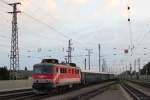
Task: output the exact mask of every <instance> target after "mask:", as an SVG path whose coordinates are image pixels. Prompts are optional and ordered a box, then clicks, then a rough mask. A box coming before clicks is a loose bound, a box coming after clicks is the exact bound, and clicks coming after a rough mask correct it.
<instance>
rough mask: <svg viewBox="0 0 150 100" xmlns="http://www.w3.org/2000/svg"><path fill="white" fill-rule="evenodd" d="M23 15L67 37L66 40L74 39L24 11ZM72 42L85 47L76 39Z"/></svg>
mask: <svg viewBox="0 0 150 100" xmlns="http://www.w3.org/2000/svg"><path fill="white" fill-rule="evenodd" d="M22 13H23V14H24V15H25V16H27V17H29V18H31V19H33V20H34V21H36V22H38V23H40V24H43V25H45V26H47V27H48V28H49V29H51V30H53V31H55V32H56V33H58V34H59V35H61V36H63V37H65V38H67V39H72V38H71V37H69V36H67V35H64V34H63V33H62V32H60V31H58V30H57V29H55V28H54V27H52V26H50V25H49V24H47V23H45V22H43V21H41V20H39V19H37V18H35V17H33V16H31V15H30V14H27V13H26V12H24V11H23V12H22ZM72 40H73V41H75V42H76V43H79V44H81V45H83V44H82V43H80V42H79V41H77V40H74V39H72Z"/></svg>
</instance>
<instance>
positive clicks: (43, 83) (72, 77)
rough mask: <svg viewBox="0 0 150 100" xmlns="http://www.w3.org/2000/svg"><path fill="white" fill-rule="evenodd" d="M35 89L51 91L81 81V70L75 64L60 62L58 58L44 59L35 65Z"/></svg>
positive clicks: (33, 76)
mask: <svg viewBox="0 0 150 100" xmlns="http://www.w3.org/2000/svg"><path fill="white" fill-rule="evenodd" d="M33 71H34V73H33V75H32V79H33V85H32V87H33V89H34V90H38V91H42V90H43V91H45V90H48V91H51V90H54V89H58V88H62V87H71V86H73V85H78V84H80V83H81V70H80V68H78V67H76V65H75V64H65V63H61V64H59V63H58V60H57V59H43V60H42V62H41V63H40V64H35V65H34V66H33Z"/></svg>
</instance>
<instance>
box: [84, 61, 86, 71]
mask: <svg viewBox="0 0 150 100" xmlns="http://www.w3.org/2000/svg"><path fill="white" fill-rule="evenodd" d="M84 69H85V70H86V58H85V60H84Z"/></svg>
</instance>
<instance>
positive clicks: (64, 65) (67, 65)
mask: <svg viewBox="0 0 150 100" xmlns="http://www.w3.org/2000/svg"><path fill="white" fill-rule="evenodd" d="M35 65H53V66H59V67H65V68H77V69H80V68H79V67H73V66H70V65H69V64H53V63H39V64H35Z"/></svg>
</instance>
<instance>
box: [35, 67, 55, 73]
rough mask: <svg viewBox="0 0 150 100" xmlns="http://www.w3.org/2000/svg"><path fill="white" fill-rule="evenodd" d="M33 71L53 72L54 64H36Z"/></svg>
mask: <svg viewBox="0 0 150 100" xmlns="http://www.w3.org/2000/svg"><path fill="white" fill-rule="evenodd" d="M33 71H34V73H41V74H42V73H47V74H48V73H52V72H54V68H53V67H52V66H48V65H35V66H34V67H33Z"/></svg>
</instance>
